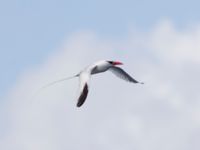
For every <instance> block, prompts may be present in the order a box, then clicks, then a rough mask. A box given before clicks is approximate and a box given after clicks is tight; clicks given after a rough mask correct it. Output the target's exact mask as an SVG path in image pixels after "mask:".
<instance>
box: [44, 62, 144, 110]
mask: <svg viewBox="0 0 200 150" xmlns="http://www.w3.org/2000/svg"><path fill="white" fill-rule="evenodd" d="M117 65H123V64H122V63H121V62H119V61H106V60H102V61H98V62H96V63H94V64H92V65H90V66H88V67H86V68H85V69H83V70H82V71H81V72H80V73H78V74H77V75H75V76H72V77H69V78H64V79H61V80H58V81H54V82H52V83H49V84H47V85H46V86H44V87H43V88H46V87H48V86H50V85H52V84H55V83H57V82H61V81H64V80H68V79H71V78H74V77H79V80H80V81H79V83H80V85H79V96H78V102H77V105H76V106H77V107H81V106H82V105H83V104H84V102H85V100H86V98H87V95H88V91H89V81H90V77H91V75H93V74H97V73H103V72H105V71H108V70H109V71H111V72H112V73H114V74H115V75H116V76H117V77H119V78H121V79H123V80H125V81H128V82H132V83H141V84H143V83H142V82H138V81H136V80H135V79H133V78H132V77H131V76H130V75H129V74H128V73H126V72H125V71H124V70H123V69H121V68H119V67H117Z"/></svg>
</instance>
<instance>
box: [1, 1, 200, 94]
mask: <svg viewBox="0 0 200 150" xmlns="http://www.w3.org/2000/svg"><path fill="white" fill-rule="evenodd" d="M198 6H199V1H195V0H193V1H184V0H176V1H173V0H169V1H159V0H152V1H149V0H142V1H132V0H124V1H119V0H117V1H115V0H110V1H105V0H101V1H92V0H85V1H80V0H73V1H72V0H71V1H69V0H67V1H66V0H48V1H47V0H42V1H40V0H29V1H25V0H8V1H1V2H0V18H1V24H0V33H1V34H0V40H1V44H0V49H1V56H0V64H1V65H0V68H1V69H2V70H3V72H2V73H1V79H0V82H1V85H0V88H1V92H0V95H1V96H3V95H4V93H5V92H6V90H8V88H9V87H10V86H12V84H13V83H14V82H15V81H16V79H17V77H18V76H19V75H20V73H21V72H23V71H24V70H25V69H27V68H30V67H31V66H34V65H37V64H40V63H41V62H43V59H44V58H45V57H47V56H48V55H49V53H51V52H53V51H54V50H55V48H56V47H58V46H59V44H60V43H61V41H62V40H63V39H64V38H66V37H68V36H69V35H70V34H72V33H73V32H77V31H81V30H92V31H94V32H96V33H97V34H99V35H105V36H109V37H121V36H126V35H127V34H128V32H129V29H130V27H131V26H137V28H138V29H142V30H149V28H151V27H152V26H153V25H155V24H156V23H157V22H159V21H160V20H162V19H165V18H168V19H170V20H172V21H173V23H174V24H175V26H176V27H177V28H183V27H185V26H188V25H190V24H192V23H198V22H199V18H200V13H199V7H198Z"/></svg>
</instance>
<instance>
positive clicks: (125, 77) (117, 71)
mask: <svg viewBox="0 0 200 150" xmlns="http://www.w3.org/2000/svg"><path fill="white" fill-rule="evenodd" d="M109 70H110V71H111V72H112V73H114V74H115V75H116V76H117V77H119V78H121V79H123V80H125V81H128V82H133V83H141V82H138V81H137V80H135V79H133V78H132V77H131V76H130V75H129V74H128V73H126V72H125V71H124V70H123V69H121V68H119V67H115V66H114V67H111V68H110V69H109ZM141 84H143V83H141Z"/></svg>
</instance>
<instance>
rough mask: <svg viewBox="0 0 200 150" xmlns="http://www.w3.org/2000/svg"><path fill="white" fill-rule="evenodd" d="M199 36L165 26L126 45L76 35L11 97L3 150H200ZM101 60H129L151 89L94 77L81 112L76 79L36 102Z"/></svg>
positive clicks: (25, 77)
mask: <svg viewBox="0 0 200 150" xmlns="http://www.w3.org/2000/svg"><path fill="white" fill-rule="evenodd" d="M199 28H200V26H197V27H196V28H195V29H186V30H183V31H177V29H175V28H174V27H173V24H172V23H170V22H167V21H166V22H165V21H164V22H161V23H160V24H158V25H157V26H156V27H155V28H154V29H152V31H150V32H148V33H144V32H134V33H132V34H131V35H129V36H128V37H127V39H121V40H112V39H105V37H104V38H99V37H98V36H97V35H96V34H95V33H93V32H90V31H85V32H80V33H75V34H74V35H71V37H69V38H68V39H67V40H66V42H65V44H64V46H63V47H62V48H60V49H61V50H59V51H56V52H55V53H53V54H52V55H51V56H50V57H48V58H47V60H46V61H45V63H44V64H42V65H40V66H37V67H36V68H35V69H34V68H33V69H30V70H29V71H26V72H25V73H24V74H22V76H21V78H20V79H19V80H18V82H17V83H16V85H15V86H14V87H13V89H12V90H10V92H9V94H8V96H7V98H6V104H5V106H4V109H3V110H2V115H1V116H0V120H1V122H2V123H3V125H2V127H1V129H0V131H1V132H2V133H4V134H2V136H0V149H4V150H13V149H15V150H18V149H19V150H21V149H25V150H35V149H37V150H47V149H48V150H57V149H60V150H66V149H70V150H77V149H84V150H86V149H95V150H98V149H99V150H100V149H116V150H122V149H123V150H124V149H127V150H129V149H130V150H131V149H136V150H146V149H148V150H160V149H162V150H163V149H164V150H165V149H166V150H168V149H170V150H188V149H193V150H197V149H199V148H200V144H199V142H198V140H197V139H200V118H199V115H200V103H199V98H200V96H199V92H198V89H199V85H200V81H199V79H198V78H199V76H200V71H199V70H198V66H199V65H200V61H199V59H198V58H200V53H199V51H198V47H199V46H200V45H199V43H200V42H199V40H200V32H199ZM99 59H114V60H122V62H124V63H125V65H124V66H123V67H124V68H125V69H126V70H127V71H128V72H129V73H130V74H132V75H133V76H134V77H135V78H136V79H138V80H143V81H145V85H132V84H128V83H126V82H124V81H121V80H119V79H118V78H113V75H112V74H111V73H110V74H109V73H106V74H102V75H97V76H94V77H92V81H91V90H90V93H89V96H88V99H87V101H86V103H85V105H84V106H83V107H82V108H80V109H78V108H76V107H75V104H76V99H75V97H76V89H77V87H78V80H76V79H74V80H70V81H66V82H63V83H60V84H57V85H55V86H52V87H49V88H48V89H45V90H44V91H43V92H41V93H40V94H39V95H38V96H37V97H36V98H35V99H34V101H33V100H32V99H31V98H30V97H31V96H32V95H33V93H34V92H35V91H36V90H37V89H38V88H39V87H41V86H42V85H44V84H45V83H47V82H49V81H53V80H56V79H59V78H61V77H65V76H71V75H73V74H75V73H77V72H78V71H80V70H79V69H81V68H82V67H84V66H85V65H87V64H89V63H91V62H93V61H96V60H99ZM3 130H5V131H3Z"/></svg>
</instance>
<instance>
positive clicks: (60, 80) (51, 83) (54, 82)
mask: <svg viewBox="0 0 200 150" xmlns="http://www.w3.org/2000/svg"><path fill="white" fill-rule="evenodd" d="M78 76H79V74H77V75H75V76H71V77H66V78H62V79H59V80H56V81H53V82H50V83H48V84H46V85H44V86H43V87H41V88H40V89H38V91H37V92H36V93H35V94H34V97H35V96H36V95H38V94H39V93H40V92H41V91H42V90H44V89H46V88H47V87H49V86H52V85H54V84H56V83H59V82H62V81H65V80H70V79H72V78H75V77H78Z"/></svg>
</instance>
